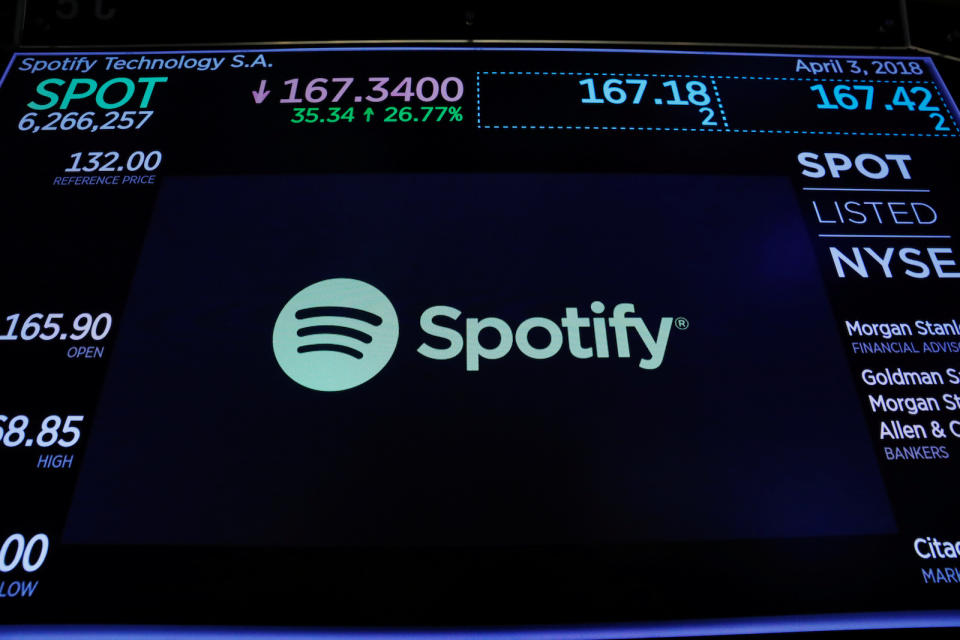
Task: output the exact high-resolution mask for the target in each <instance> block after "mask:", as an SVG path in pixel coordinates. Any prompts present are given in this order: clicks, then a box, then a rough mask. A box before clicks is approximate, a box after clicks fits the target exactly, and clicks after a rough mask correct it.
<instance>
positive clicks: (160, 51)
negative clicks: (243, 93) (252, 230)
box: [0, 46, 933, 88]
mask: <svg viewBox="0 0 960 640" xmlns="http://www.w3.org/2000/svg"><path fill="white" fill-rule="evenodd" d="M324 51H340V52H370V51H411V52H415V51H510V52H518V51H528V52H546V53H656V54H666V55H674V54H675V55H696V56H732V57H754V58H801V57H802V58H838V57H840V58H845V59H846V58H849V59H854V60H923V61H925V62H927V64H928V68H930V67H931V66H933V61H932V60H931V59H930V58H929V57H928V56H882V55H872V56H871V55H841V56H838V55H836V54H824V53H812V54H798V53H749V52H726V51H686V50H665V49H610V48H581V47H486V46H485V47H469V46H463V47H451V46H445V47H373V46H366V47H284V48H270V49H258V48H245V49H213V48H212V49H182V50H168V49H140V50H137V51H82V50H81V51H37V52H33V51H17V52H15V53H14V54H13V57H12V58H11V59H10V64H9V65H7V70H6V71H5V72H4V74H3V76H2V77H0V88H2V87H3V81H4V80H6V77H7V72H9V71H10V68H11V66H12V65H13V62H14V61H15V60H16V59H17V58H20V57H24V58H27V57H41V56H91V57H92V56H127V55H143V54H148V55H165V54H166V55H169V54H184V55H187V54H190V55H192V54H204V53H296V52H301V53H302V52H324Z"/></svg>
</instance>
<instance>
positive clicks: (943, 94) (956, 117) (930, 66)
mask: <svg viewBox="0 0 960 640" xmlns="http://www.w3.org/2000/svg"><path fill="white" fill-rule="evenodd" d="M926 61H927V70H928V71H929V72H930V75H931V76H933V79H934V80H935V81H936V86H937V90H938V92H939V93H940V98H941V99H942V100H943V101H944V102H945V103H946V104H947V108H948V109H950V117H951V118H952V119H953V126H954V127H958V128H960V110H958V109H957V103H956V102H955V101H954V99H953V96H952V95H950V91H949V90H948V89H947V85H946V83H944V81H943V77H942V76H941V75H940V70H939V69H937V65H935V64H934V63H933V59H932V58H927V60H926Z"/></svg>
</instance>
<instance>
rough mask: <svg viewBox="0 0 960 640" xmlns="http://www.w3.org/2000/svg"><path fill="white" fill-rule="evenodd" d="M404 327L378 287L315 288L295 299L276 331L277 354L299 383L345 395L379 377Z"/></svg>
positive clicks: (355, 283)
mask: <svg viewBox="0 0 960 640" xmlns="http://www.w3.org/2000/svg"><path fill="white" fill-rule="evenodd" d="M399 334H400V323H399V322H398V320H397V312H396V311H395V310H394V308H393V305H392V304H391V303H390V300H388V299H387V297H386V296H385V295H383V293H381V292H380V290H379V289H377V288H376V287H374V286H372V285H369V284H367V283H366V282H361V281H360V280H352V279H350V278H332V279H330V280H322V281H320V282H317V283H314V284H312V285H310V286H309V287H307V288H306V289H304V290H302V291H300V292H299V293H297V295H295V296H293V298H291V299H290V301H289V302H287V304H286V305H285V306H284V307H283V309H282V310H281V311H280V315H279V317H278V318H277V322H276V324H275V325H274V327H273V354H274V356H276V358H277V363H278V364H279V365H280V368H281V369H283V371H284V373H286V374H287V375H288V376H290V378H291V379H292V380H293V381H294V382H296V383H297V384H300V385H303V386H304V387H307V388H308V389H314V390H316V391H343V390H344V389H351V388H353V387H356V386H358V385H361V384H363V383H364V382H366V381H367V380H370V379H371V378H373V377H374V376H375V375H377V374H378V373H380V370H381V369H383V368H384V367H385V366H386V364H387V362H389V360H390V358H391V356H393V352H394V350H395V349H396V348H397V338H398V337H399Z"/></svg>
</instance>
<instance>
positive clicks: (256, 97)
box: [250, 80, 270, 104]
mask: <svg viewBox="0 0 960 640" xmlns="http://www.w3.org/2000/svg"><path fill="white" fill-rule="evenodd" d="M250 93H252V94H253V101H254V102H256V103H257V104H260V103H261V102H263V101H264V100H266V99H267V96H268V95H270V92H269V91H267V81H266V80H261V81H260V89H259V90H257V91H251V92H250Z"/></svg>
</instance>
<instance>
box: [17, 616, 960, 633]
mask: <svg viewBox="0 0 960 640" xmlns="http://www.w3.org/2000/svg"><path fill="white" fill-rule="evenodd" d="M958 627H960V610H950V611H893V612H889V613H847V614H819V615H799V616H777V617H759V618H731V619H713V620H693V621H676V622H648V623H638V624H617V625H594V626H562V627H561V626H556V627H517V628H471V629H455V628H454V629H409V630H402V629H344V628H338V629H315V630H304V629H276V628H240V627H221V628H213V629H211V628H202V627H171V626H164V627H147V626H142V627H134V626H123V627H119V626H118V627H110V626H70V627H57V626H14V627H0V638H11V639H12V638H18V639H22V640H27V639H31V638H37V639H39V638H43V639H44V640H105V639H107V638H109V639H110V640H228V639H232V638H240V639H244V638H249V639H250V640H253V639H254V638H256V639H257V640H309V639H311V638H315V639H317V640H478V639H480V638H492V639H496V640H627V639H628V638H680V637H685V636H686V637H689V636H707V635H713V636H729V635H755V634H770V633H812V632H825V631H880V630H892V629H934V628H936V629H946V628H958Z"/></svg>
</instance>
